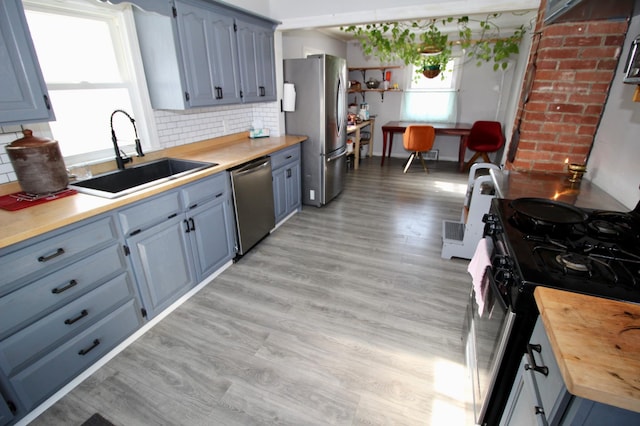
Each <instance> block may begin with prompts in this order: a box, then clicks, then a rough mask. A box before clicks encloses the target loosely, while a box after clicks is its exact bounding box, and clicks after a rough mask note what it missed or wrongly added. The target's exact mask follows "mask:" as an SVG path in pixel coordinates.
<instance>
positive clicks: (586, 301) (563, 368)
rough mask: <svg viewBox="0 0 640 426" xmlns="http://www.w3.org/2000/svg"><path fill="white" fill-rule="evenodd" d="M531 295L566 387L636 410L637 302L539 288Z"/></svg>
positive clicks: (639, 376) (639, 381)
mask: <svg viewBox="0 0 640 426" xmlns="http://www.w3.org/2000/svg"><path fill="white" fill-rule="evenodd" d="M534 295H535V299H536V303H537V305H538V309H539V310H540V316H541V317H542V322H543V324H544V328H545V330H546V332H547V335H548V336H549V340H550V342H551V346H552V348H553V353H554V355H555V357H556V360H557V361H558V365H559V367H560V372H561V373H562V378H563V379H564V382H565V385H566V387H567V390H568V391H569V392H570V393H572V394H573V395H576V396H579V397H583V398H586V399H590V400H593V401H597V402H601V403H604V404H609V405H613V406H616V407H619V408H624V409H627V410H631V411H636V412H640V305H637V304H632V303H626V302H618V301H614V300H609V299H604V298H600V297H594V296H585V295H582V294H577V293H571V292H567V291H562V290H557V289H551V288H545V287H537V288H536V289H535V292H534Z"/></svg>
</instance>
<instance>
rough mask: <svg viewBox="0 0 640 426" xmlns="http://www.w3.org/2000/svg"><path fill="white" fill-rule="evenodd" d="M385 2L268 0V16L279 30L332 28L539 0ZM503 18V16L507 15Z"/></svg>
mask: <svg viewBox="0 0 640 426" xmlns="http://www.w3.org/2000/svg"><path fill="white" fill-rule="evenodd" d="M256 1H260V0H256ZM389 3H390V2H389V0H356V1H352V2H349V1H345V0H319V1H318V0H311V1H309V0H305V1H300V0H269V12H270V13H269V16H271V17H272V18H274V19H277V20H279V21H281V22H282V24H281V25H279V26H278V29H279V30H294V29H318V28H336V27H340V26H344V25H352V24H364V23H372V22H389V21H403V20H412V19H421V18H438V17H444V16H454V17H458V16H465V15H478V16H486V14H487V13H493V12H518V11H525V10H538V8H539V5H540V0H511V1H506V0H448V1H443V0H394V1H393V6H389ZM503 15H504V16H507V13H504V14H503ZM505 19H506V18H505ZM515 26H517V25H515Z"/></svg>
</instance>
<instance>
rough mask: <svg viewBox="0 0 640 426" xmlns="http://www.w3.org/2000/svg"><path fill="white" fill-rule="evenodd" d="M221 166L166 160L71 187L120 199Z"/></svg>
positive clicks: (75, 183) (74, 184) (93, 178)
mask: <svg viewBox="0 0 640 426" xmlns="http://www.w3.org/2000/svg"><path fill="white" fill-rule="evenodd" d="M217 165H218V164H217V163H205V162H202V161H190V160H180V159H177V158H162V159H160V160H156V161H152V162H149V163H144V164H140V165H139V166H134V167H130V168H128V169H124V170H117V171H115V172H109V173H103V174H101V175H97V176H94V177H92V178H90V179H86V180H83V181H78V182H73V183H72V184H71V185H69V187H70V188H73V189H75V190H77V191H78V192H83V193H85V194H91V195H97V196H99V197H105V198H117V197H121V196H123V195H127V194H131V193H134V192H136V191H139V190H141V189H144V188H149V187H151V186H154V185H158V184H159V183H163V182H167V181H169V180H172V179H177V178H179V177H182V176H185V175H188V174H190V173H194V172H197V171H199V170H203V169H206V168H208V167H213V166H217Z"/></svg>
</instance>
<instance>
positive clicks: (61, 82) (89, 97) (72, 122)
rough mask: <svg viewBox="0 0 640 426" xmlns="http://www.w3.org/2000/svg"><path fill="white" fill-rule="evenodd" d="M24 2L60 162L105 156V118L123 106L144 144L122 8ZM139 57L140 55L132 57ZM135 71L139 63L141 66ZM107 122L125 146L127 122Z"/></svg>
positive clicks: (143, 107) (141, 100)
mask: <svg viewBox="0 0 640 426" xmlns="http://www.w3.org/2000/svg"><path fill="white" fill-rule="evenodd" d="M52 3H53V2H45V1H43V0H25V2H24V5H25V12H26V16H27V21H28V24H29V29H30V32H31V36H32V38H33V43H34V45H35V49H36V53H37V56H38V60H39V62H40V66H41V68H42V72H43V75H44V79H45V82H46V84H47V88H48V90H49V95H50V97H51V103H52V105H53V108H54V112H55V114H56V121H54V122H51V123H49V129H50V131H51V134H52V135H53V137H54V138H55V139H56V140H57V141H58V142H59V144H60V149H61V151H62V154H63V156H64V157H65V161H66V162H67V164H73V163H80V162H89V161H94V160H103V159H105V158H112V157H113V156H114V154H113V144H112V141H111V128H110V117H111V113H112V112H113V111H114V110H116V109H123V110H125V111H127V112H128V113H130V114H131V115H132V116H133V117H134V118H135V120H136V127H137V128H138V132H139V133H140V135H139V136H140V139H141V141H142V142H143V144H145V142H147V143H146V144H145V145H146V148H149V143H148V141H150V140H151V139H150V136H149V133H150V132H148V131H147V129H148V128H149V124H152V123H153V120H152V119H151V120H147V119H146V118H145V113H146V114H148V116H149V117H151V116H152V115H151V114H152V113H151V108H150V106H149V102H148V100H146V103H145V99H146V96H147V95H146V89H145V93H144V94H141V93H140V90H139V87H143V88H144V87H145V86H141V85H140V84H139V81H143V80H140V79H139V76H137V75H136V73H135V72H134V68H135V67H134V66H133V64H134V62H135V60H134V58H133V55H132V54H131V49H130V48H129V46H130V45H131V44H130V39H129V34H131V30H130V29H131V28H133V25H132V23H131V22H132V16H131V9H130V7H129V6H117V7H116V6H111V5H104V4H90V3H87V2H78V1H75V0H67V1H64V2H55V3H53V4H52ZM138 61H139V59H138ZM138 69H142V66H141V64H139V65H138ZM113 126H114V130H115V131H116V135H117V137H118V143H119V145H120V147H121V149H123V150H126V152H131V151H132V149H131V145H132V144H133V141H134V139H135V137H134V132H133V126H131V124H130V122H129V120H128V119H127V118H126V117H125V116H124V114H116V116H114V118H113Z"/></svg>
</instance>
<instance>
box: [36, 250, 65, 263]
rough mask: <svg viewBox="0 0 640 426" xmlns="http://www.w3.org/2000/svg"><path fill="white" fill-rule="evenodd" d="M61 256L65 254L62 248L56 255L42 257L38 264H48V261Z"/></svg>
mask: <svg viewBox="0 0 640 426" xmlns="http://www.w3.org/2000/svg"><path fill="white" fill-rule="evenodd" d="M61 254H64V249H63V248H62V247H60V248H59V249H58V250H56V252H55V253H52V254H49V255H46V256H40V257H39V258H38V262H46V261H48V260H51V259H53V258H56V257H58V256H60V255H61Z"/></svg>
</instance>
